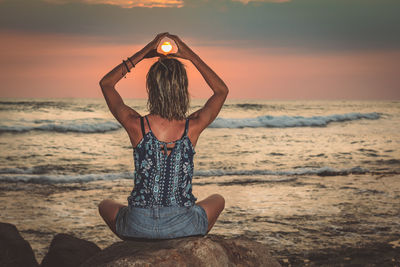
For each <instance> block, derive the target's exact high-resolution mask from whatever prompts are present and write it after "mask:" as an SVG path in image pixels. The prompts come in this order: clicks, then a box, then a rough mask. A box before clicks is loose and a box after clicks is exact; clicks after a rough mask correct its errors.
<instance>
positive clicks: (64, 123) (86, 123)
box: [0, 118, 121, 133]
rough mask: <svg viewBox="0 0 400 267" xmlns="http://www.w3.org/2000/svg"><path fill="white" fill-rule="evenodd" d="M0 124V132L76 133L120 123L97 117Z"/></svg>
mask: <svg viewBox="0 0 400 267" xmlns="http://www.w3.org/2000/svg"><path fill="white" fill-rule="evenodd" d="M2 123H3V124H0V133H1V132H3V133H4V132H29V131H46V132H78V133H104V132H109V131H115V130H118V129H120V128H121V125H120V124H119V123H118V122H115V121H107V120H104V119H99V118H88V119H76V120H35V121H23V120H20V121H12V120H8V121H3V122H2Z"/></svg>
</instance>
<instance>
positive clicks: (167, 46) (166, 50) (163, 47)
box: [161, 42, 172, 54]
mask: <svg viewBox="0 0 400 267" xmlns="http://www.w3.org/2000/svg"><path fill="white" fill-rule="evenodd" d="M161 50H162V51H163V52H164V53H166V54H168V53H169V52H171V50H172V45H171V43H170V42H164V43H163V44H162V45H161Z"/></svg>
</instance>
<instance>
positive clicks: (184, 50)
mask: <svg viewBox="0 0 400 267" xmlns="http://www.w3.org/2000/svg"><path fill="white" fill-rule="evenodd" d="M167 37H169V38H171V39H172V40H173V41H174V42H175V43H176V45H177V46H178V51H177V52H176V53H171V54H169V55H170V56H173V57H179V58H183V59H187V60H191V58H192V57H193V55H194V52H193V51H192V50H191V49H190V48H189V46H187V45H186V44H185V43H184V42H183V41H182V40H181V39H180V38H179V37H178V36H177V35H172V34H167Z"/></svg>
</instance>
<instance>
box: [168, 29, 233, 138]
mask: <svg viewBox="0 0 400 267" xmlns="http://www.w3.org/2000/svg"><path fill="white" fill-rule="evenodd" d="M168 36H169V37H170V38H171V39H173V40H174V41H175V43H176V44H177V46H178V52H177V53H175V54H171V55H172V56H176V57H180V58H183V59H187V60H190V61H191V62H192V63H193V65H194V66H195V67H196V68H197V69H198V71H199V72H200V73H201V75H202V76H203V78H204V80H205V81H206V82H207V84H208V85H209V86H210V88H211V90H213V92H214V94H213V95H212V96H211V97H210V98H209V99H208V100H207V102H206V104H205V105H204V106H203V107H202V108H201V109H199V110H197V111H196V112H194V113H193V114H191V115H190V116H189V117H190V118H192V119H194V120H196V121H197V122H196V125H198V126H199V132H201V131H203V130H204V129H205V128H207V126H208V125H209V124H210V123H212V122H213V121H214V120H215V118H216V117H217V115H218V113H219V112H220V110H221V108H222V106H223V104H224V102H225V99H226V97H227V95H228V92H229V90H228V87H227V86H226V84H225V83H224V81H223V80H222V79H221V78H220V77H219V76H218V75H217V74H216V73H215V72H214V71H213V70H212V69H211V68H210V67H209V66H208V65H207V64H206V63H205V62H204V61H203V60H202V59H201V58H200V57H199V56H198V55H196V53H194V52H193V51H192V50H191V49H190V48H189V47H188V46H187V45H186V44H185V43H184V42H183V41H182V40H181V39H180V38H179V37H178V36H176V35H169V34H168Z"/></svg>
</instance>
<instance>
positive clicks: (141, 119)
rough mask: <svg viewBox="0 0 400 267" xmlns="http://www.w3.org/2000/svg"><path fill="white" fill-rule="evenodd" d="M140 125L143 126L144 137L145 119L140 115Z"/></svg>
mask: <svg viewBox="0 0 400 267" xmlns="http://www.w3.org/2000/svg"><path fill="white" fill-rule="evenodd" d="M140 127H141V128H142V135H143V137H144V135H145V133H144V121H143V117H140Z"/></svg>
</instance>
